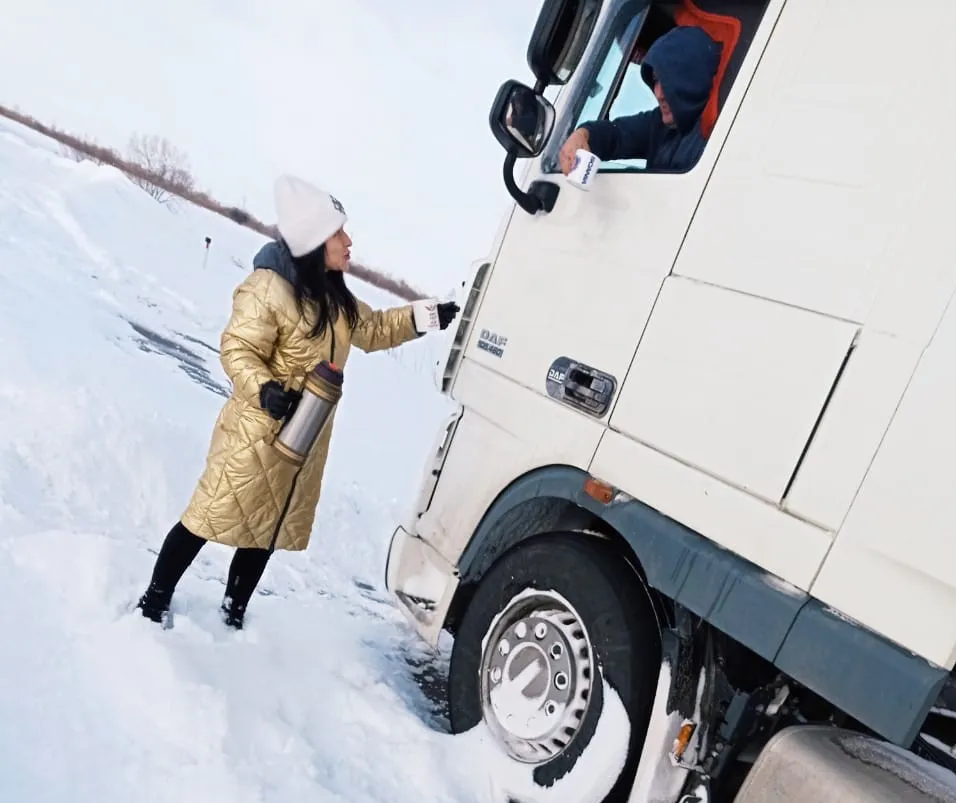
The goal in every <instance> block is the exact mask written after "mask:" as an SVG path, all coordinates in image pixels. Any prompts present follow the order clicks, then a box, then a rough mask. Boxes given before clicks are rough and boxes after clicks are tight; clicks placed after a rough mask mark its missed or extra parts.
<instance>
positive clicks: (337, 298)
mask: <svg viewBox="0 0 956 803" xmlns="http://www.w3.org/2000/svg"><path fill="white" fill-rule="evenodd" d="M290 256H291V255H290ZM292 264H293V265H294V266H295V282H293V288H294V289H295V303H296V304H297V305H298V307H299V312H301V313H302V315H303V316H306V315H307V311H306V306H307V305H306V303H305V302H306V301H311V302H312V303H313V304H314V305H315V311H316V312H317V315H316V319H315V323H314V324H313V326H312V331H311V332H310V333H309V336H310V337H320V336H321V335H322V334H323V333H324V332H325V330H326V328H327V327H329V326H331V325H334V323H335V321H336V320H338V317H339V315H345V319H346V320H347V321H348V323H349V329H354V328H355V325H356V324H357V323H358V319H359V309H358V302H357V301H356V300H355V296H354V295H352V291H351V290H349V288H348V286H347V285H346V284H345V275H344V274H343V273H342V271H338V270H326V269H325V243H323V244H322V245H320V246H319V247H318V248H316V249H315V250H314V251H312V252H311V253H308V254H306V255H305V256H301V257H292Z"/></svg>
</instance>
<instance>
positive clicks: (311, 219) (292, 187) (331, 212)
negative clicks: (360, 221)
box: [275, 175, 348, 257]
mask: <svg viewBox="0 0 956 803" xmlns="http://www.w3.org/2000/svg"><path fill="white" fill-rule="evenodd" d="M275 200H276V215H277V217H278V220H277V221H276V224H277V226H278V228H279V234H281V235H282V239H283V240H285V241H286V244H287V245H288V246H289V250H290V251H291V252H292V256H294V257H301V256H305V255H306V254H309V253H311V252H312V251H314V250H315V249H316V248H318V247H319V246H320V245H322V243H324V242H325V241H326V240H328V239H329V238H330V237H331V236H332V235H333V234H335V232H337V231H338V230H339V229H340V228H342V226H344V225H345V222H346V221H347V220H348V217H347V216H346V214H345V209H344V208H343V207H342V204H341V203H339V201H338V199H336V198H334V197H333V196H331V195H329V193H327V192H324V191H323V190H320V189H319V188H318V187H316V186H315V185H313V184H310V183H309V182H308V181H305V180H303V179H301V178H296V177H295V176H290V175H282V176H279V178H278V179H276V184H275Z"/></svg>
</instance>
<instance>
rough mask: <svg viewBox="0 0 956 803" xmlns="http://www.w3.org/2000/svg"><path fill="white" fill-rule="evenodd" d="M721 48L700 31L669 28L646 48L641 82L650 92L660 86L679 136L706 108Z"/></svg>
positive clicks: (692, 26)
mask: <svg viewBox="0 0 956 803" xmlns="http://www.w3.org/2000/svg"><path fill="white" fill-rule="evenodd" d="M720 50H721V46H720V44H718V43H717V42H715V41H714V40H713V39H712V38H711V37H710V36H709V35H708V34H707V32H706V31H705V30H704V29H703V28H698V27H697V26H695V25H682V26H679V27H677V28H672V29H671V30H669V31H668V32H667V33H665V34H664V35H663V36H661V37H660V38H659V39H656V40H655V41H654V43H653V44H652V45H651V46H650V48H648V51H647V55H646V56H645V57H644V61H643V63H642V64H641V78H643V79H644V83H645V84H647V85H648V86H649V87H650V88H651V90H653V89H654V79H655V77H656V78H657V80H658V81H660V82H661V89H662V90H663V92H664V97H665V98H666V99H667V104H668V105H669V106H670V107H671V112H672V113H673V115H674V122H675V123H676V124H677V130H678V131H680V133H681V134H687V133H688V132H690V130H691V129H692V128H693V127H694V125H695V124H696V123H697V120H698V118H699V117H700V115H701V114H702V113H703V111H704V108H705V107H706V106H707V101H708V100H709V99H710V92H711V89H712V87H713V85H714V76H715V75H717V68H718V67H719V66H720Z"/></svg>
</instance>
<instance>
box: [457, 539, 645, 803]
mask: <svg viewBox="0 0 956 803" xmlns="http://www.w3.org/2000/svg"><path fill="white" fill-rule="evenodd" d="M660 649H661V648H660V634H659V631H658V626H657V621H656V618H655V615H654V610H653V608H652V606H651V602H650V598H649V596H648V594H647V592H646V590H645V588H644V586H643V584H642V582H641V580H640V578H639V577H638V576H637V574H636V573H635V572H634V570H633V569H632V568H631V567H630V566H629V565H628V564H627V562H626V561H625V559H624V558H623V557H622V556H621V555H619V554H617V553H615V552H614V550H612V549H609V548H608V547H607V546H606V545H605V544H603V543H601V542H600V541H598V540H597V539H595V538H593V537H592V536H588V535H583V534H580V533H553V534H548V535H542V536H537V537H535V538H532V539H529V540H527V541H524V542H522V543H521V544H519V545H518V546H517V547H515V548H513V549H511V550H510V551H508V552H506V553H505V554H504V555H502V556H501V557H500V558H499V559H498V560H497V562H496V563H495V564H494V565H493V566H492V567H491V568H490V569H489V570H488V572H487V573H486V574H485V576H484V577H483V578H482V579H481V580H480V582H479V584H478V588H477V589H476V590H475V594H474V596H473V597H472V599H471V601H470V602H469V604H468V608H467V610H466V611H465V613H464V616H463V617H462V620H461V623H460V625H459V628H458V632H457V634H456V636H455V641H454V646H453V647H452V654H451V665H450V668H449V679H448V694H449V714H450V721H451V728H452V731H454V732H455V733H463V732H465V731H468V730H471V729H472V728H474V727H475V726H476V725H478V724H479V722H480V721H481V720H482V719H484V720H485V723H486V725H487V727H488V729H489V731H490V732H491V733H492V734H493V736H494V737H495V739H496V740H497V741H498V743H499V745H500V746H501V747H502V748H503V749H504V751H505V752H506V753H507V754H508V755H509V756H510V757H511V758H512V759H513V760H515V761H519V762H522V763H524V764H528V765H532V766H533V768H534V769H533V777H534V781H535V783H536V784H537V785H539V786H542V787H548V786H552V785H553V784H554V783H555V782H556V781H558V780H560V779H561V778H563V777H564V776H565V775H567V774H568V772H570V771H571V769H572V768H573V767H574V765H575V763H576V762H577V760H578V759H579V758H580V756H581V755H582V754H583V753H584V750H585V748H586V747H587V745H588V743H589V742H590V741H591V738H592V737H593V735H594V732H595V729H596V727H597V722H598V719H599V718H600V715H601V711H602V709H603V684H602V675H601V672H602V671H603V675H604V678H606V680H607V681H608V683H609V684H610V686H611V687H612V688H613V689H614V690H615V691H616V692H617V694H618V696H619V697H620V699H621V702H622V703H623V705H624V708H625V709H626V711H627V714H628V717H629V719H630V724H631V735H630V743H629V745H628V753H627V756H628V758H627V762H626V763H625V767H624V770H623V772H622V773H621V776H620V777H619V778H618V779H617V780H616V782H615V784H614V787H613V788H612V789H611V792H610V794H609V795H608V796H607V797H606V798H605V801H607V802H608V803H609V802H610V801H613V800H619V799H620V800H625V799H626V796H627V791H628V787H629V786H630V784H631V783H632V780H633V774H634V771H635V769H636V766H637V762H638V760H639V758H640V752H641V747H642V746H643V743H644V737H645V734H646V731H647V725H648V720H649V718H650V711H651V706H652V704H653V699H654V692H655V690H656V687H657V678H658V675H659V672H660ZM533 662H537V663H538V666H539V670H538V673H537V676H534V670H532V673H531V674H532V679H530V680H529V679H528V674H527V673H526V674H525V675H524V676H523V678H522V681H521V683H522V684H523V685H522V686H521V687H519V688H520V694H518V689H516V688H513V687H512V688H510V689H509V687H508V684H509V682H511V681H513V680H514V679H515V678H516V677H517V676H518V675H519V674H521V673H522V671H523V670H526V669H528V668H529V666H530V665H531V664H532V663H533ZM541 668H544V669H546V671H545V672H541V671H540V669H541ZM501 691H505V693H504V694H501ZM508 691H513V693H512V694H510V695H509V694H508V693H507V692H508ZM516 695H517V696H516ZM508 698H510V701H511V702H510V705H509V704H508V703H506V702H504V700H506V699H508ZM514 700H517V701H518V705H519V706H520V708H521V709H522V710H521V712H520V715H517V716H516V711H514V710H508V709H509V708H511V709H514V707H515V703H514V702H513V701H514ZM568 803H573V801H568Z"/></svg>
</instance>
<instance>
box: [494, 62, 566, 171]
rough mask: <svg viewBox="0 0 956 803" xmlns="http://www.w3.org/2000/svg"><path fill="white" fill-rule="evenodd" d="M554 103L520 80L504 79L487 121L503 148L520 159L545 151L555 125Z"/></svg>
mask: <svg viewBox="0 0 956 803" xmlns="http://www.w3.org/2000/svg"><path fill="white" fill-rule="evenodd" d="M554 118H555V113H554V106H552V105H551V103H550V101H548V100H547V98H544V97H542V96H541V95H539V94H538V93H537V92H535V91H534V90H533V89H531V88H530V87H527V86H525V85H524V84H522V83H521V82H520V81H515V80H509V81H505V82H504V83H503V84H502V85H501V88H500V89H499V90H498V94H497V95H496V96H495V102H494V103H492V104H491V114H490V115H489V118H488V122H489V124H490V125H491V131H492V133H493V134H494V135H495V139H497V140H498V142H499V143H500V145H501V147H502V148H504V149H505V150H506V151H507V152H508V153H509V154H513V155H514V156H515V157H516V158H518V159H529V158H533V157H535V156H537V155H538V154H539V153H541V151H542V150H544V146H545V145H546V144H547V142H548V137H550V136H551V131H552V129H553V128H554Z"/></svg>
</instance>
